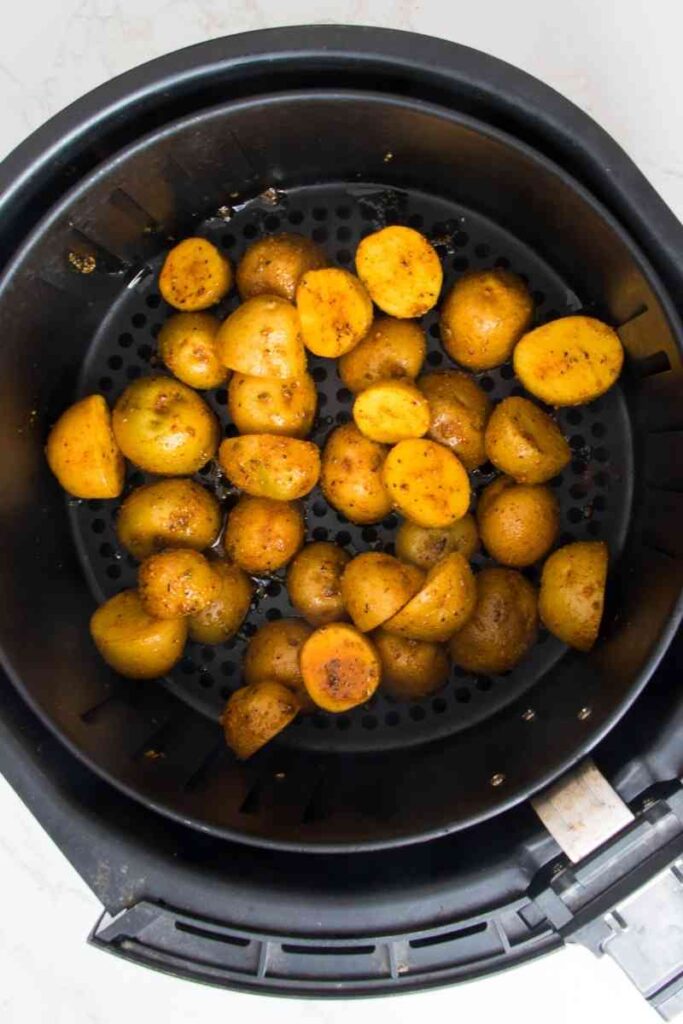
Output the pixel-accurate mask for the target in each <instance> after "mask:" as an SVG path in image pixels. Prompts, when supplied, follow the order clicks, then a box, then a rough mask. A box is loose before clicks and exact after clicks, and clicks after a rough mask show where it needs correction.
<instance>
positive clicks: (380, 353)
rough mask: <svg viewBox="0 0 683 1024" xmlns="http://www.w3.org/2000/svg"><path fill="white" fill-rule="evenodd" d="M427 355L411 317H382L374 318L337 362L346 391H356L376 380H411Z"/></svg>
mask: <svg viewBox="0 0 683 1024" xmlns="http://www.w3.org/2000/svg"><path fill="white" fill-rule="evenodd" d="M426 354H427V342H426V340H425V335H424V331H423V330H422V328H421V327H420V325H419V324H418V323H416V322H415V321H414V320H397V319H396V318H395V317H391V316H384V317H380V318H379V319H378V320H375V322H374V323H373V325H372V327H371V328H370V330H369V331H368V333H367V334H366V335H365V337H364V338H363V340H362V341H359V342H358V344H357V345H356V346H355V348H352V349H351V351H350V352H347V353H346V355H345V356H342V357H341V358H340V360H339V362H338V363H337V370H338V372H339V376H340V377H341V379H342V380H343V382H344V384H345V385H346V387H347V388H348V389H349V391H351V392H353V394H354V395H358V394H360V392H361V391H364V390H365V388H367V387H369V386H370V385H371V384H375V383H376V382H377V381H379V380H393V379H394V378H397V377H408V378H409V379H411V380H414V379H415V377H417V375H418V373H419V372H420V370H421V369H422V364H423V363H424V361H425V356H426Z"/></svg>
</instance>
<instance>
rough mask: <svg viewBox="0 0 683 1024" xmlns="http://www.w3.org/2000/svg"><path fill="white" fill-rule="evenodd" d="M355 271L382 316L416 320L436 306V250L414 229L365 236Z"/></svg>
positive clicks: (439, 281) (388, 229) (392, 227)
mask: <svg viewBox="0 0 683 1024" xmlns="http://www.w3.org/2000/svg"><path fill="white" fill-rule="evenodd" d="M356 270H357V271H358V276H359V277H360V279H361V281H362V282H363V284H364V285H365V287H366V288H367V290H368V292H369V293H370V297H371V298H372V301H373V302H374V303H376V305H378V306H379V308H380V309H381V310H382V311H383V312H384V313H389V314H390V316H396V317H402V318H403V317H417V316H422V315H423V314H424V313H427V312H428V311H429V310H430V309H431V308H432V306H434V305H436V301H437V299H438V298H439V293H440V292H441V285H442V284H443V270H442V268H441V261H440V259H439V256H438V254H437V252H436V249H435V248H434V246H433V245H431V243H430V242H428V241H427V239H426V238H425V236H424V235H421V234H420V232H419V231H415V229H414V228H409V227H405V226H403V225H399V224H392V225H390V226H389V227H386V228H382V229H381V230H379V231H374V232H373V233H372V234H370V235H366V237H365V238H363V239H362V241H361V242H360V244H359V246H358V248H357V250H356Z"/></svg>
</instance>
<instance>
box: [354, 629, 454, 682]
mask: <svg viewBox="0 0 683 1024" xmlns="http://www.w3.org/2000/svg"><path fill="white" fill-rule="evenodd" d="M372 642H373V643H374V645H375V649H376V651H377V653H378V654H379V660H380V662H381V665H382V689H383V690H386V692H387V693H390V694H391V695H392V697H397V698H398V699H399V700H420V698H421V697H428V696H429V695H430V694H431V693H434V692H435V691H436V690H439V689H441V687H442V686H444V684H445V683H446V681H447V679H448V668H449V664H448V653H447V651H446V648H445V647H444V646H443V645H442V644H431V643H426V642H425V641H424V640H408V639H406V637H404V636H397V635H396V634H394V633H387V632H386V631H385V630H384V629H378V630H377V632H375V633H373V634H372Z"/></svg>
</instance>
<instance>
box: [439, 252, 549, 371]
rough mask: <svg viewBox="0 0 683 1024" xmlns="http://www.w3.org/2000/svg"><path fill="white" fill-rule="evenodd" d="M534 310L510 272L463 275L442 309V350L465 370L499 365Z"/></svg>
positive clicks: (477, 271)
mask: <svg viewBox="0 0 683 1024" xmlns="http://www.w3.org/2000/svg"><path fill="white" fill-rule="evenodd" d="M533 309H534V305H533V301H532V299H531V295H530V294H529V290H528V288H527V287H526V285H525V284H524V282H523V281H522V279H521V278H520V277H518V276H517V275H516V274H513V273H512V272H511V271H509V270H503V269H499V268H494V269H493V270H472V271H468V272H467V273H465V274H463V275H462V277H460V278H459V279H458V280H457V281H456V283H455V284H454V285H453V287H452V288H451V290H450V292H449V293H448V295H447V296H446V299H445V301H444V304H443V306H442V308H441V324H440V326H441V339H442V341H443V347H444V348H445V349H446V352H448V355H449V356H450V357H451V359H454V360H455V362H456V363H460V365H461V366H465V367H466V368H467V369H468V370H474V371H475V372H478V371H479V370H490V369H492V368H493V367H494V366H500V365H501V363H504V362H506V361H507V360H508V359H509V358H510V356H511V355H512V350H513V348H514V347H515V345H516V343H517V342H518V341H519V339H520V338H521V336H522V334H523V333H524V331H525V330H526V329H527V327H528V326H529V323H530V322H531V316H532V313H533Z"/></svg>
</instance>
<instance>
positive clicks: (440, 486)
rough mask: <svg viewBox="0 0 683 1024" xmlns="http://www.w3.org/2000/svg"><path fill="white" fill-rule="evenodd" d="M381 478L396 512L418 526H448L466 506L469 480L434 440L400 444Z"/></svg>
mask: <svg viewBox="0 0 683 1024" xmlns="http://www.w3.org/2000/svg"><path fill="white" fill-rule="evenodd" d="M382 477H383V479H384V483H385V485H386V488H387V491H388V492H389V495H390V497H391V500H392V502H393V504H394V506H395V508H397V509H398V511H399V512H400V513H401V514H402V515H404V516H405V517H406V519H410V520H412V522H414V523H417V525H418V526H429V527H435V526H439V527H443V526H450V525H451V524H452V523H454V522H455V521H456V519H462V517H463V516H464V515H465V513H466V512H467V510H468V508H469V505H470V481H469V478H468V476H467V473H466V472H465V470H464V469H463V466H462V463H461V462H460V461H459V460H458V458H457V457H456V456H455V455H453V453H452V452H449V451H448V449H447V448H443V447H442V446H441V445H440V444H436V442H434V441H425V440H422V439H414V440H409V441H400V442H399V443H398V444H397V445H395V446H394V447H393V448H392V449H391V451H390V452H389V454H388V455H387V457H386V459H385V462H384V466H383V467H382Z"/></svg>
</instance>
